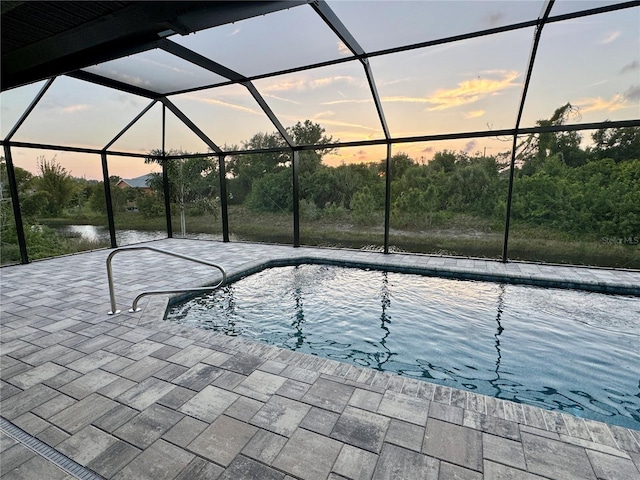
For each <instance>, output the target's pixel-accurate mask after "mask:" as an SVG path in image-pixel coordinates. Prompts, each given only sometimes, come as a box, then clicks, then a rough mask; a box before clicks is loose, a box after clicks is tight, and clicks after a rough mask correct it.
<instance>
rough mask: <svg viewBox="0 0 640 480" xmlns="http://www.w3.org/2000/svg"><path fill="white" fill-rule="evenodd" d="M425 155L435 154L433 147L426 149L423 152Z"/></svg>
mask: <svg viewBox="0 0 640 480" xmlns="http://www.w3.org/2000/svg"><path fill="white" fill-rule="evenodd" d="M421 151H422V152H424V153H432V152H433V147H426V148H424V149H422V150H421Z"/></svg>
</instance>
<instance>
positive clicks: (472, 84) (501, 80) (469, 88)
mask: <svg viewBox="0 0 640 480" xmlns="http://www.w3.org/2000/svg"><path fill="white" fill-rule="evenodd" d="M483 74H485V75H488V76H494V77H497V78H481V77H480V76H478V77H477V78H474V79H473V80H465V81H464V82H460V83H459V84H458V86H457V87H456V88H451V89H448V90H438V91H437V92H436V93H434V94H433V95H431V96H430V97H427V99H426V100H427V102H429V103H431V104H434V105H435V106H434V107H431V108H429V111H433V110H444V109H447V108H453V107H458V106H460V105H468V104H470V103H474V102H477V101H478V100H481V99H482V98H485V97H487V96H488V95H495V94H497V93H498V92H500V91H501V90H505V89H507V88H512V87H517V86H518V85H519V83H516V82H514V80H515V79H516V78H518V77H519V76H520V74H519V73H518V72H517V71H515V70H511V71H504V70H501V71H490V72H483Z"/></svg>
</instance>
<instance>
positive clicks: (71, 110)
mask: <svg viewBox="0 0 640 480" xmlns="http://www.w3.org/2000/svg"><path fill="white" fill-rule="evenodd" d="M87 108H89V105H86V104H84V103H81V104H78V105H69V106H68V107H64V108H63V109H62V111H63V112H64V113H76V112H81V111H82V110H86V109H87Z"/></svg>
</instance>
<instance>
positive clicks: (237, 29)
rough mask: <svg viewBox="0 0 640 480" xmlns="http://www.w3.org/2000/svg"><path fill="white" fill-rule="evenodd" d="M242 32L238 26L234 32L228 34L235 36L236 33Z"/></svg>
mask: <svg viewBox="0 0 640 480" xmlns="http://www.w3.org/2000/svg"><path fill="white" fill-rule="evenodd" d="M239 33H240V29H239V28H236V29H235V30H234V31H233V32H231V33H230V34H229V35H227V37H233V36H234V35H237V34H239Z"/></svg>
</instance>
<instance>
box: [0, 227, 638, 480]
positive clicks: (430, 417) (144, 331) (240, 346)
mask: <svg viewBox="0 0 640 480" xmlns="http://www.w3.org/2000/svg"><path fill="white" fill-rule="evenodd" d="M149 245H152V246H154V247H156V248H163V249H166V250H171V251H175V252H177V253H182V254H187V255H193V256H196V257H199V258H205V259H208V260H211V261H215V262H217V263H220V264H221V265H223V266H224V267H225V268H226V269H227V271H228V273H229V276H230V277H231V278H238V277H240V276H241V275H243V274H244V273H246V272H248V271H257V270H259V269H261V268H263V267H265V266H270V265H277V264H285V263H287V262H288V261H291V259H298V260H300V261H303V260H304V261H312V260H315V261H324V262H327V261H330V262H340V263H342V264H344V265H349V264H354V263H360V264H363V265H367V266H369V267H375V266H379V267H387V268H392V269H394V268H395V269H399V268H409V269H411V270H412V271H414V272H422V273H427V274H436V273H438V272H445V271H446V272H447V274H452V273H455V274H456V275H460V276H463V277H467V278H480V277H481V276H485V277H487V276H489V277H491V278H492V279H494V280H497V281H505V280H506V279H508V278H511V279H514V281H516V282H524V281H527V282H529V283H536V284H540V285H548V286H550V285H552V284H553V282H554V281H562V282H565V283H567V284H568V285H571V286H578V285H579V284H582V286H584V287H585V288H587V289H593V288H604V289H605V290H612V291H613V290H615V289H616V288H624V289H625V291H627V292H632V291H634V290H633V289H634V288H635V289H636V290H637V291H636V293H638V294H640V273H638V272H627V271H609V270H603V269H586V268H580V267H555V266H548V265H527V264H517V263H509V264H502V263H499V262H492V261H487V260H480V261H475V260H471V259H456V258H446V257H427V256H415V255H402V254H393V255H383V254H380V253H375V252H355V251H348V250H334V249H327V250H323V249H313V248H299V249H294V248H292V247H286V246H276V245H260V244H245V243H227V244H225V243H221V242H208V241H207V242H205V241H196V240H177V239H167V240H161V241H157V242H151V243H150V244H149ZM108 253H109V251H108V250H104V251H96V252H89V253H83V254H79V255H73V256H68V257H63V258H56V259H52V260H46V261H41V262H35V263H32V264H29V265H21V266H13V267H5V268H2V269H1V270H0V274H1V275H2V279H1V281H2V290H1V295H2V313H1V327H2V328H1V330H0V336H1V339H2V344H1V347H2V349H1V351H0V353H1V356H0V360H1V366H2V370H1V376H2V382H1V383H0V399H1V400H2V405H1V407H2V408H1V415H2V417H3V418H5V419H7V420H9V421H11V422H12V423H13V424H14V425H16V426H18V427H20V428H21V429H23V430H24V431H25V432H26V433H28V434H30V435H33V436H35V437H37V438H38V439H40V440H41V441H43V442H45V443H46V444H48V445H50V446H51V447H53V448H55V449H57V450H58V451H59V452H61V453H62V454H64V455H66V456H68V457H70V458H72V459H73V460H75V461H76V462H78V463H80V464H81V465H83V466H85V467H87V468H88V469H90V470H92V471H94V472H96V473H98V474H99V475H102V476H103V477H104V478H107V479H118V480H125V479H153V480H162V479H166V480H174V479H177V480H182V479H190V480H198V479H213V478H220V479H234V480H235V479H243V478H259V479H285V478H286V479H288V480H291V479H310V480H315V479H318V480H324V479H344V478H348V479H362V480H370V479H372V478H373V479H399V478H402V479H413V478H426V479H433V480H443V479H446V478H469V479H482V478H487V479H489V478H512V479H523V480H535V479H539V478H540V479H542V478H546V479H571V478H579V479H587V478H594V479H595V478H602V479H609V478H611V479H613V478H616V479H625V480H626V479H640V470H639V468H640V432H637V431H633V430H629V429H626V428H621V427H617V426H611V425H607V424H604V423H599V422H595V421H592V420H583V419H580V418H578V417H573V416H571V415H568V414H564V413H558V412H547V411H543V410H540V409H538V408H535V407H531V406H528V405H521V404H517V403H513V402H508V401H503V400H499V399H495V398H491V397H484V396H481V395H476V394H474V393H470V392H464V391H461V390H456V389H453V388H449V387H444V386H440V385H434V384H430V383H426V382H421V381H417V380H415V379H409V378H405V377H400V376H397V375H393V374H387V373H383V372H377V371H374V370H368V369H365V368H361V367H356V366H352V365H348V364H344V363H339V362H336V361H333V360H326V359H322V358H319V357H314V356H310V355H305V354H300V353H297V352H296V353H294V352H289V351H286V350H282V349H279V348H276V347H272V346H268V345H261V344H256V343H253V342H250V341H247V340H244V339H242V338H239V337H226V336H223V335H220V334H216V333H213V332H209V331H203V330H197V329H194V328H191V327H187V326H181V325H174V324H171V323H170V322H166V321H164V320H163V312H164V310H165V308H166V302H167V298H166V297H162V298H160V297H151V298H149V299H144V300H143V301H141V302H140V307H141V308H142V311H141V312H139V313H134V314H130V313H128V312H127V310H128V305H130V303H131V301H132V299H133V298H134V297H135V296H136V295H137V294H138V293H139V292H140V290H141V289H155V288H166V286H167V285H169V284H172V283H175V284H176V286H180V287H185V288H186V287H194V286H200V285H204V284H207V283H211V282H212V281H214V280H215V275H216V272H215V271H212V269H210V268H208V267H206V266H201V265H196V266H192V265H190V264H188V265H187V266H185V264H184V263H183V262H182V261H181V260H177V259H173V258H163V257H158V255H157V254H153V253H150V252H142V253H140V252H137V253H136V254H134V253H124V254H121V255H118V256H116V257H115V259H114V274H115V278H116V294H117V299H118V306H119V308H120V309H121V310H122V311H123V313H121V314H118V315H112V316H109V315H107V314H106V312H107V311H108V310H110V305H109V301H108V300H109V299H108V291H107V286H106V269H105V259H106V256H107V255H108ZM0 440H1V442H0V455H2V462H1V468H2V476H3V477H4V476H5V475H6V477H7V478H52V479H57V478H61V479H62V478H64V479H66V478H71V477H70V476H69V475H67V474H66V473H64V472H63V471H62V470H60V469H59V468H57V467H56V466H55V465H54V464H53V463H51V462H50V461H48V460H46V459H45V458H44V457H42V456H40V455H38V454H36V453H34V452H33V451H32V450H29V449H28V448H26V447H25V446H24V445H23V444H21V443H19V442H16V441H14V440H13V439H12V438H10V437H8V436H7V435H5V434H4V433H3V432H0Z"/></svg>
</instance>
